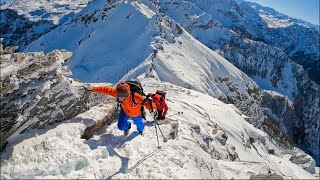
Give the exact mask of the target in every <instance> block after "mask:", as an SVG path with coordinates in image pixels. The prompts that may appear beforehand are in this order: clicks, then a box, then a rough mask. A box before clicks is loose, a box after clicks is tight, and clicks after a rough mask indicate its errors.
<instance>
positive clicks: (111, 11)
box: [26, 1, 262, 123]
mask: <svg viewBox="0 0 320 180" xmlns="http://www.w3.org/2000/svg"><path fill="white" fill-rule="evenodd" d="M83 17H87V18H86V21H81V18H83ZM127 29H130V31H127ZM106 32H107V33H106ZM92 47H94V48H92ZM55 48H60V49H67V50H70V51H73V53H74V55H73V57H72V58H71V60H70V62H69V65H70V67H71V70H72V72H73V77H75V78H78V79H80V80H82V81H87V82H99V81H107V82H117V81H118V80H120V79H131V78H136V77H138V76H142V77H155V78H156V79H158V80H160V81H167V82H171V83H173V84H176V85H180V86H182V87H187V88H191V89H194V90H198V91H200V92H205V93H208V94H209V95H212V96H214V97H217V98H219V99H221V100H223V101H225V102H229V103H234V104H236V105H237V107H239V108H240V109H241V110H242V111H243V112H244V113H246V114H247V115H248V116H250V117H251V118H252V119H251V121H253V122H254V123H258V122H261V120H262V117H261V115H262V111H261V109H260V108H259V106H258V100H259V95H258V87H257V85H256V84H255V83H254V82H253V81H252V80H251V79H250V78H249V77H248V76H247V75H245V74H244V73H243V72H241V71H239V70H238V69H237V68H235V67H234V66H233V65H232V64H231V63H229V62H228V61H227V60H225V59H224V58H222V57H221V56H219V55H218V54H217V53H215V52H213V51H212V50H210V49H209V48H207V47H206V46H204V45H202V44H201V43H199V42H198V41H197V40H195V39H194V38H193V37H192V36H191V35H190V34H189V33H188V32H186V31H185V30H184V29H183V28H181V27H180V26H179V25H178V24H176V23H175V22H174V21H173V20H171V19H170V18H168V17H167V16H164V15H161V14H160V15H155V13H154V12H153V11H151V10H150V9H148V8H147V7H146V6H145V5H144V4H142V3H139V2H132V3H123V2H115V3H105V1H95V2H94V3H91V4H89V5H88V7H86V8H85V9H83V11H81V13H79V14H78V15H77V17H76V18H75V19H72V20H70V21H68V22H66V23H65V24H63V25H62V26H60V27H58V28H57V29H55V30H53V31H51V32H50V33H48V34H46V35H44V36H42V37H41V38H40V39H39V40H37V41H35V42H34V43H32V44H31V45H30V46H28V48H27V49H26V50H27V51H45V52H47V51H51V50H52V49H55Z"/></svg>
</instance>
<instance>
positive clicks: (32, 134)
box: [1, 79, 316, 179]
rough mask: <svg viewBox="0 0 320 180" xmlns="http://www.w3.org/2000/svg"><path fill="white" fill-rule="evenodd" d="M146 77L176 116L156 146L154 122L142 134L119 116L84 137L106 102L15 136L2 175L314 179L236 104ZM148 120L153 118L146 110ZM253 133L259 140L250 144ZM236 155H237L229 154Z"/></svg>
mask: <svg viewBox="0 0 320 180" xmlns="http://www.w3.org/2000/svg"><path fill="white" fill-rule="evenodd" d="M142 83H143V84H144V85H145V86H146V88H145V89H146V91H152V92H154V91H155V90H156V89H166V90H168V91H167V98H168V100H167V101H168V105H169V107H170V109H169V113H168V117H169V118H170V119H172V120H173V121H172V122H176V121H177V122H178V123H179V128H178V135H177V138H175V139H170V140H169V141H168V142H166V143H164V142H162V137H161V136H160V137H159V139H160V146H161V148H160V149H158V148H157V138H156V133H155V128H154V126H153V123H152V122H146V123H145V124H146V128H145V131H144V135H143V136H140V135H138V133H137V131H136V129H135V128H136V127H135V126H132V127H133V128H132V129H131V132H130V134H129V136H128V137H126V138H124V137H123V136H122V132H121V131H119V130H118V129H117V126H116V122H117V121H116V120H115V121H113V123H111V125H110V126H108V127H104V128H105V129H103V130H101V131H100V132H99V133H97V134H96V135H95V136H94V137H93V138H92V139H89V140H83V139H80V136H81V134H82V133H83V132H84V129H85V128H86V126H89V125H90V124H92V123H93V121H96V120H97V119H100V118H102V117H103V116H104V115H105V112H106V111H107V109H108V108H110V106H109V105H108V104H102V105H100V106H94V107H92V108H91V109H90V110H89V111H87V112H85V113H83V114H80V115H78V117H76V118H74V119H70V120H67V121H65V122H63V123H59V124H57V125H53V126H49V127H47V129H42V130H36V129H34V130H31V131H29V132H28V133H26V134H22V135H18V136H16V139H11V140H10V141H11V142H12V143H11V145H10V146H9V147H8V150H7V151H6V152H4V153H2V154H1V179H3V178H41V179H43V178H51V179H52V178H73V179H76V178H88V179H89V178H90V179H93V178H99V179H100V178H148V179H150V178H174V179H179V178H188V179H190V178H206V179H207V178H210V179H212V178H215V179H217V178H222V179H226V178H228V179H230V178H246V179H248V178H249V177H250V176H251V175H254V174H259V173H261V174H267V172H268V171H269V169H270V170H271V171H272V172H276V173H277V174H280V175H281V176H283V177H284V178H291V177H292V178H294V179H297V178H299V179H316V177H315V176H313V175H311V174H309V173H307V172H306V171H304V170H303V169H302V168H301V167H299V166H297V165H295V164H293V163H291V162H290V161H288V160H287V157H288V156H290V155H289V154H286V155H285V154H284V153H283V152H282V150H280V149H277V148H276V146H274V144H272V142H271V141H270V140H269V139H268V138H267V137H266V134H265V133H263V132H262V131H260V130H258V129H256V128H254V127H253V126H252V125H251V124H249V123H247V122H246V121H245V120H244V119H243V117H242V115H241V113H239V110H237V109H236V108H234V107H233V106H232V105H228V104H224V103H222V102H221V101H219V100H217V99H215V98H213V97H210V96H208V95H204V94H202V93H199V92H196V91H192V90H188V89H184V88H181V87H178V86H175V85H172V84H169V83H165V84H163V83H157V82H155V81H154V80H150V79H149V80H143V81H142ZM178 112H183V114H182V113H180V114H179V113H178ZM147 120H148V121H150V117H149V116H148V117H147ZM160 128H161V130H162V131H163V133H164V135H165V136H166V137H168V132H169V130H170V126H169V125H168V124H163V125H160ZM213 130H216V131H213ZM249 137H251V138H253V139H254V140H255V142H254V143H252V144H250V143H249V145H248V141H249ZM264 144H265V145H264ZM233 146H234V148H233ZM268 148H275V150H276V155H269V154H267V149H268ZM293 152H294V151H291V153H293ZM236 154H238V157H239V159H240V161H239V159H235V161H234V162H233V161H231V160H230V158H231V156H235V157H237V156H236ZM131 167H134V168H131ZM128 169H130V170H131V171H128ZM125 172H127V173H125Z"/></svg>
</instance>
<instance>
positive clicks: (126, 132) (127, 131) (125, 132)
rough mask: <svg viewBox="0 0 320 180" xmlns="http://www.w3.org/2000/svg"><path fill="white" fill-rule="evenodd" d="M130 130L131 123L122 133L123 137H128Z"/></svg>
mask: <svg viewBox="0 0 320 180" xmlns="http://www.w3.org/2000/svg"><path fill="white" fill-rule="evenodd" d="M130 128H131V123H130V124H129V127H128V129H126V130H125V131H124V134H123V135H124V136H128V134H129V131H130Z"/></svg>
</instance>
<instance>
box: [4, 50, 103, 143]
mask: <svg viewBox="0 0 320 180" xmlns="http://www.w3.org/2000/svg"><path fill="white" fill-rule="evenodd" d="M9 49H10V48H9ZM8 52H10V51H5V52H4V54H1V55H0V57H1V67H0V68H1V77H0V85H1V86H0V94H1V102H0V116H1V137H0V141H1V145H5V144H7V143H8V142H6V140H7V139H8V138H9V136H11V135H13V134H14V133H23V132H26V131H28V130H29V129H31V128H43V127H45V126H46V125H48V124H53V123H54V122H60V121H62V120H65V119H69V118H72V117H75V116H76V115H77V114H79V113H81V112H84V111H85V110H87V109H88V103H89V95H90V93H89V92H86V91H83V89H81V88H80V87H81V85H82V83H80V82H77V81H75V80H73V79H71V78H67V77H66V76H65V75H70V74H71V72H70V71H69V69H68V68H67V67H66V66H62V63H64V62H65V61H66V60H67V59H69V58H70V56H71V55H72V54H71V53H70V52H67V51H59V50H55V51H53V52H50V53H48V54H43V53H39V52H33V53H9V54H8ZM100 99H101V98H100ZM9 143H10V141H9ZM3 148H4V147H2V149H3Z"/></svg>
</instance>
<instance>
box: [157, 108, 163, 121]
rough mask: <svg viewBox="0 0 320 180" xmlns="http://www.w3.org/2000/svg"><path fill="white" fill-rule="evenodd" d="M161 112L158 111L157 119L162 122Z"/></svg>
mask: <svg viewBox="0 0 320 180" xmlns="http://www.w3.org/2000/svg"><path fill="white" fill-rule="evenodd" d="M162 112H163V111H162V110H161V111H158V117H157V119H158V120H162V119H163V118H162Z"/></svg>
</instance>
